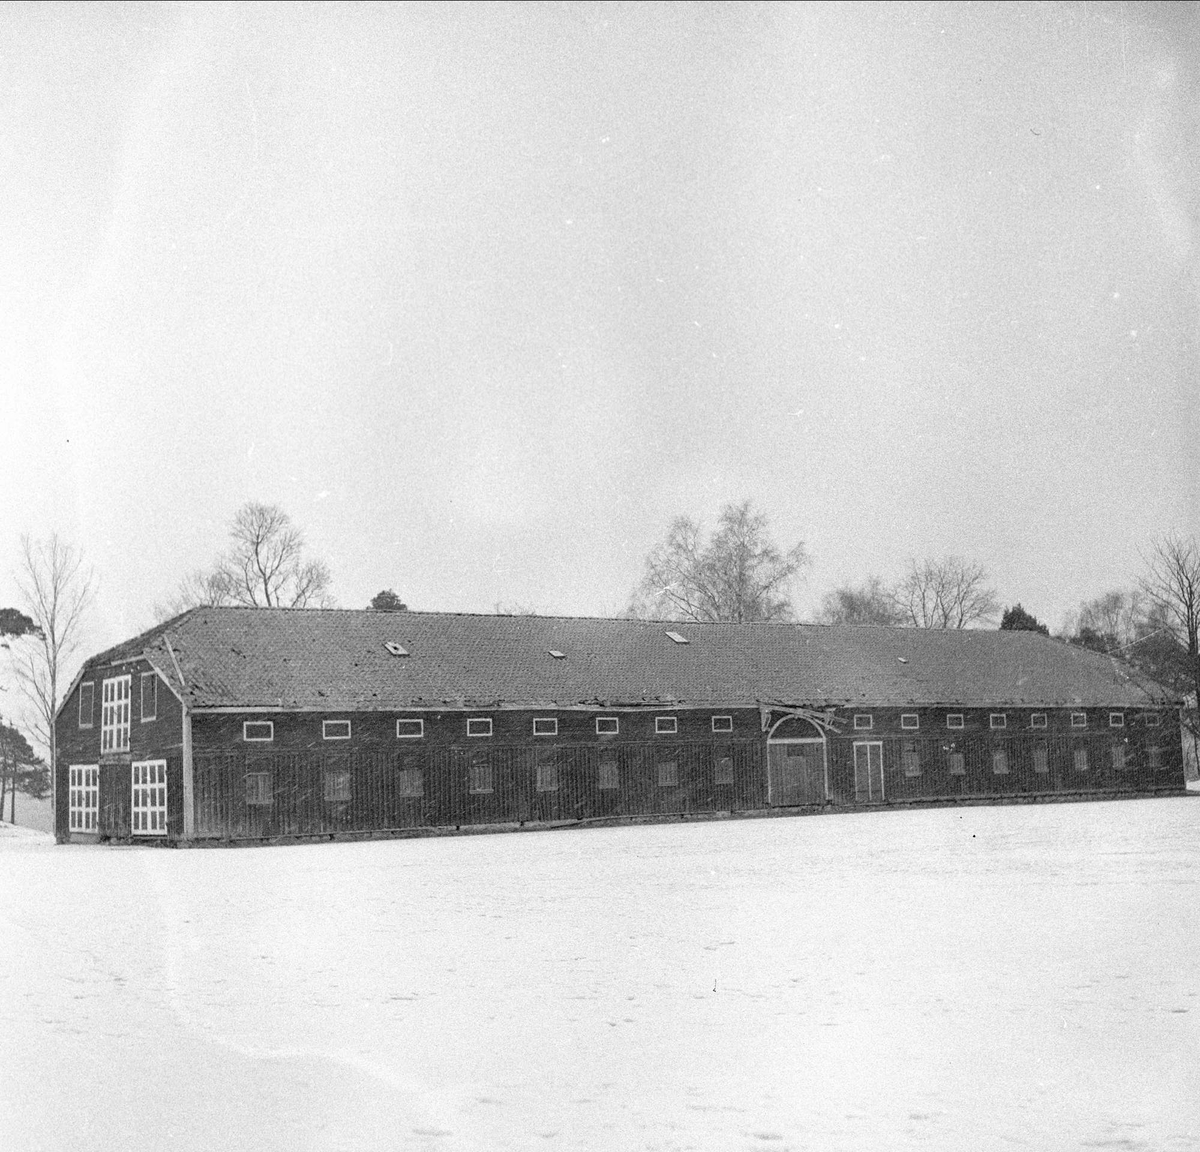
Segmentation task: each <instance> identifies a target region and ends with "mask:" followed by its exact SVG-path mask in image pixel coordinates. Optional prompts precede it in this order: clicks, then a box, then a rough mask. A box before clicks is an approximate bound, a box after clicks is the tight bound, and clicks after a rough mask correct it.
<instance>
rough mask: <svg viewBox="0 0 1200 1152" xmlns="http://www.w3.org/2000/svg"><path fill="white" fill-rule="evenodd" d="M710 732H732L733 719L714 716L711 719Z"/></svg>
mask: <svg viewBox="0 0 1200 1152" xmlns="http://www.w3.org/2000/svg"><path fill="white" fill-rule="evenodd" d="M712 730H713V731H714V732H732V731H733V717H732V716H714V717H713V718H712Z"/></svg>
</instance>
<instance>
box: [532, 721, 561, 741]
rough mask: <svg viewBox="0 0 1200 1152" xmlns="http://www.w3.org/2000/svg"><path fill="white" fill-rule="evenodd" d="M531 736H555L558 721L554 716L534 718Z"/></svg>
mask: <svg viewBox="0 0 1200 1152" xmlns="http://www.w3.org/2000/svg"><path fill="white" fill-rule="evenodd" d="M533 734H534V735H535V736H557V735H558V720H557V719H556V718H555V717H554V716H545V717H535V718H534V721H533Z"/></svg>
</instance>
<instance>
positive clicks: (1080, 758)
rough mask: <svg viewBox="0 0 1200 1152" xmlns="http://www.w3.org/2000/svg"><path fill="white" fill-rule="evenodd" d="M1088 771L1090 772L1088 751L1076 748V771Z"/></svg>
mask: <svg viewBox="0 0 1200 1152" xmlns="http://www.w3.org/2000/svg"><path fill="white" fill-rule="evenodd" d="M1087 770H1088V762H1087V749H1086V748H1076V749H1075V771H1076V772H1086V771H1087Z"/></svg>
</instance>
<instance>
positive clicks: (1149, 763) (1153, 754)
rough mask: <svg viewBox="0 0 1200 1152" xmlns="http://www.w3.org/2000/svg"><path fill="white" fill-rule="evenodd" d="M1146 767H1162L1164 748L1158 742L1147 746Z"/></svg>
mask: <svg viewBox="0 0 1200 1152" xmlns="http://www.w3.org/2000/svg"><path fill="white" fill-rule="evenodd" d="M1146 767H1147V768H1161V767H1162V749H1161V748H1160V747H1159V746H1158V745H1157V744H1150V745H1148V746H1147V748H1146Z"/></svg>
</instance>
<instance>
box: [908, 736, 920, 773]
mask: <svg viewBox="0 0 1200 1152" xmlns="http://www.w3.org/2000/svg"><path fill="white" fill-rule="evenodd" d="M904 775H905V776H920V775H921V753H920V750H919V749H918V747H917V742H916V741H915V740H905V741H904Z"/></svg>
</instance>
